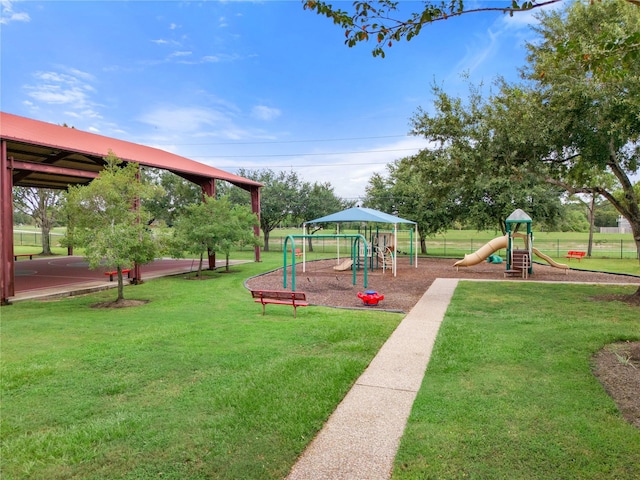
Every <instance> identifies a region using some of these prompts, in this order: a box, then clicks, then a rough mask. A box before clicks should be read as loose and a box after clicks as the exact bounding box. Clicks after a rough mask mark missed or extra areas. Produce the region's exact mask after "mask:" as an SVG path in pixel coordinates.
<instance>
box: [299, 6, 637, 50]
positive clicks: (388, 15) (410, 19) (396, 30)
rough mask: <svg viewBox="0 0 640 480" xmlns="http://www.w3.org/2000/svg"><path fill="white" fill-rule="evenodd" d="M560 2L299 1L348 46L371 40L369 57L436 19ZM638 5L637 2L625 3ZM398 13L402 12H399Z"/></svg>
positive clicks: (503, 11)
mask: <svg viewBox="0 0 640 480" xmlns="http://www.w3.org/2000/svg"><path fill="white" fill-rule="evenodd" d="M561 1H562V0H498V1H493V2H488V3H485V4H484V5H483V4H478V3H477V2H472V1H464V0H447V1H444V0H442V1H425V2H412V3H411V4H410V5H411V9H413V8H415V7H414V5H415V4H419V3H421V4H422V6H421V7H420V8H419V9H418V10H417V11H412V12H409V13H405V12H404V7H405V6H406V5H407V4H408V2H404V3H403V4H402V8H401V9H399V8H398V5H399V4H400V2H397V1H392V0H369V1H354V2H353V4H352V7H351V9H348V10H342V9H340V8H335V7H334V6H333V5H331V4H329V3H327V2H325V1H319V0H302V4H303V8H304V9H305V10H307V9H308V10H311V11H315V12H316V13H317V14H319V15H324V16H326V17H327V18H330V19H331V20H332V21H333V23H335V24H337V25H339V26H340V27H342V28H343V29H344V30H345V37H346V40H345V44H346V45H348V46H349V47H353V46H354V45H356V44H358V43H360V42H367V41H369V40H371V39H373V40H374V41H375V42H376V46H375V48H374V49H373V52H372V53H373V56H374V57H376V56H381V57H384V55H385V48H389V47H391V46H392V45H393V44H394V43H395V42H399V41H400V40H407V41H409V40H411V39H412V38H413V37H415V36H417V35H419V34H420V32H421V30H422V27H424V26H425V25H428V24H430V23H433V22H437V21H440V20H447V19H450V18H453V17H459V16H461V15H465V14H471V13H479V12H492V11H493V12H502V13H505V14H507V13H508V14H509V15H513V14H515V13H517V12H524V11H528V10H534V9H537V8H540V7H543V6H546V5H552V4H555V3H560V2H561ZM626 1H627V2H628V3H630V4H636V5H640V0H626ZM400 10H403V11H402V12H401V11H400Z"/></svg>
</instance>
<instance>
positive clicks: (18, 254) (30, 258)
mask: <svg viewBox="0 0 640 480" xmlns="http://www.w3.org/2000/svg"><path fill="white" fill-rule="evenodd" d="M34 255H38V254H37V253H16V254H15V255H14V256H13V259H14V260H15V261H16V262H17V261H18V257H29V260H33V256H34Z"/></svg>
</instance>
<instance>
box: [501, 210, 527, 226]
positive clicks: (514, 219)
mask: <svg viewBox="0 0 640 480" xmlns="http://www.w3.org/2000/svg"><path fill="white" fill-rule="evenodd" d="M531 222H532V220H531V217H530V216H529V215H527V214H526V213H525V212H524V210H521V209H519V208H518V209H517V210H514V212H513V213H512V214H511V215H509V216H508V217H507V220H506V223H531Z"/></svg>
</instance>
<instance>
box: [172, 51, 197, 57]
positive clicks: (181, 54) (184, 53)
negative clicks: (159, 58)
mask: <svg viewBox="0 0 640 480" xmlns="http://www.w3.org/2000/svg"><path fill="white" fill-rule="evenodd" d="M192 54H193V52H185V51H183V52H173V53H171V54H169V58H179V57H189V56H191V55H192Z"/></svg>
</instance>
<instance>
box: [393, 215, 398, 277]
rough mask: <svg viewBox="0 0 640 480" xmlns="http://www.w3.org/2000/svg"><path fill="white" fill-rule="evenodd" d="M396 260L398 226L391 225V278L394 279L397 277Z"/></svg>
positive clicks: (395, 224)
mask: <svg viewBox="0 0 640 480" xmlns="http://www.w3.org/2000/svg"><path fill="white" fill-rule="evenodd" d="M397 258H398V224H397V223H394V224H393V276H394V277H395V276H396V275H397V274H396V265H397V263H396V262H397Z"/></svg>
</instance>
